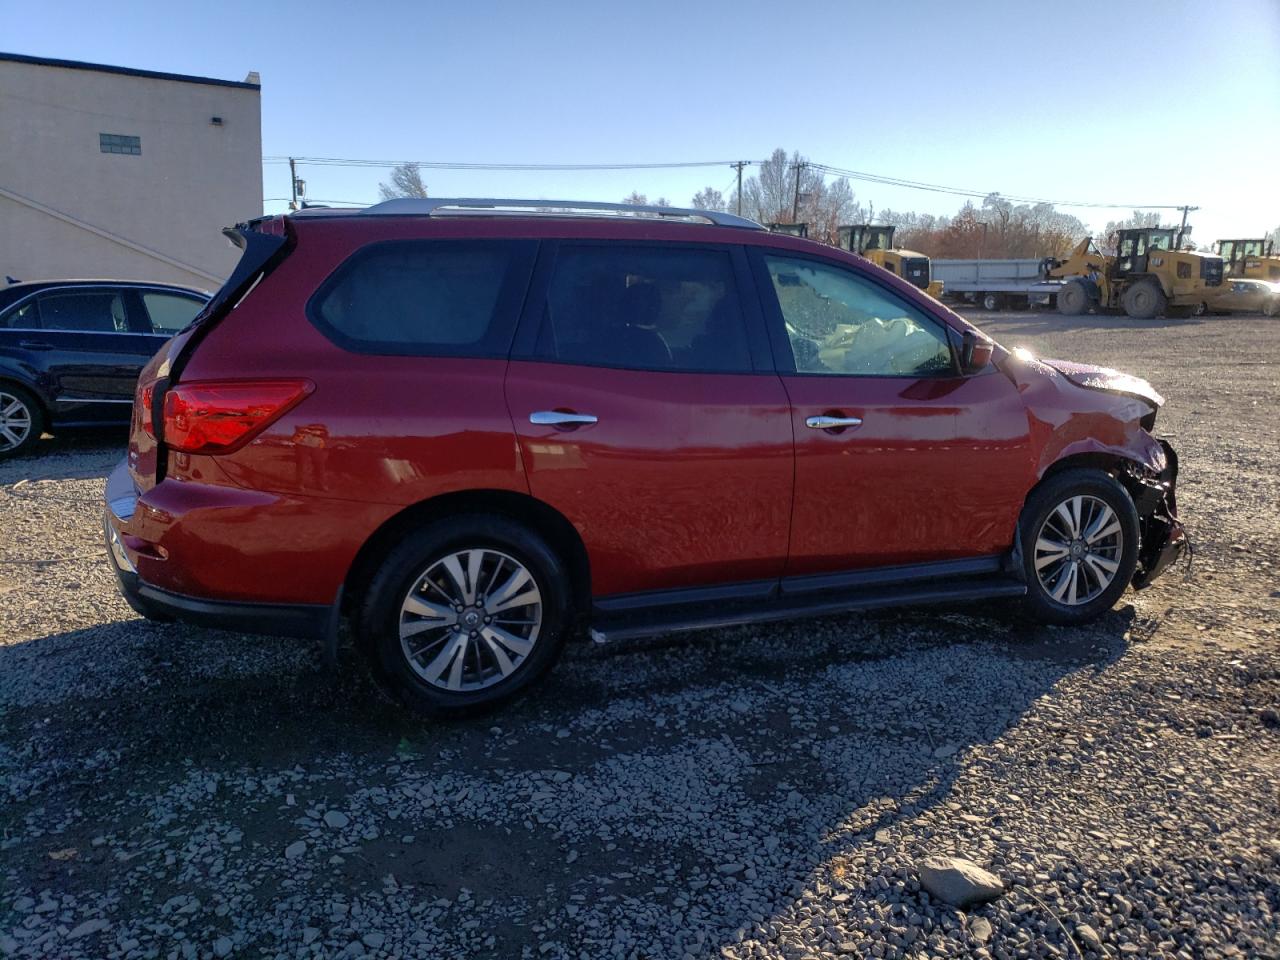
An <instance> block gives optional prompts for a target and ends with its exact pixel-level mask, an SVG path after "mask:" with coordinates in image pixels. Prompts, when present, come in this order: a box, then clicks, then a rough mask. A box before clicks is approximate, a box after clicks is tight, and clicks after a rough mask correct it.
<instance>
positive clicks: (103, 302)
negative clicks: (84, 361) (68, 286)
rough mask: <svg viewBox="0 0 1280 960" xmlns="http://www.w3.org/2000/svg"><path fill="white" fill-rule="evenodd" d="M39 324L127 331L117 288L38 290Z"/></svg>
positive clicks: (88, 330)
mask: <svg viewBox="0 0 1280 960" xmlns="http://www.w3.org/2000/svg"><path fill="white" fill-rule="evenodd" d="M39 300H40V326H41V327H43V328H44V329H45V330H79V331H83V332H85V333H128V331H129V324H128V322H127V321H126V320H125V313H124V298H122V297H121V296H120V292H119V291H118V290H68V291H66V292H65V293H42V294H40V297H39Z"/></svg>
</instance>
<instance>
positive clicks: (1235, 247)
mask: <svg viewBox="0 0 1280 960" xmlns="http://www.w3.org/2000/svg"><path fill="white" fill-rule="evenodd" d="M1213 249H1214V251H1215V252H1216V253H1217V254H1218V256H1220V257H1222V269H1223V273H1224V274H1225V275H1226V276H1228V277H1230V278H1231V279H1232V280H1270V281H1272V282H1275V281H1277V280H1280V256H1277V255H1276V253H1275V241H1274V240H1219V241H1218V242H1217V243H1215V244H1214V245H1213Z"/></svg>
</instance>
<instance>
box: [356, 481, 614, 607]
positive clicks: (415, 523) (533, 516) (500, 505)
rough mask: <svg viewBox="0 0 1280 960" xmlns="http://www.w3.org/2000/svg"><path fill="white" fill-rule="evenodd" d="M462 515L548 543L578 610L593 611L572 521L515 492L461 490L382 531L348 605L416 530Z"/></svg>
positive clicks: (412, 509)
mask: <svg viewBox="0 0 1280 960" xmlns="http://www.w3.org/2000/svg"><path fill="white" fill-rule="evenodd" d="M460 513H491V514H497V515H499V516H502V517H505V518H507V519H510V520H514V521H515V522H517V523H521V524H524V525H525V526H527V527H529V528H530V529H532V530H533V531H534V532H535V533H537V534H538V535H539V536H541V537H543V538H544V539H545V540H546V541H547V543H548V545H549V546H550V547H551V548H552V549H553V550H555V551H556V553H557V554H558V555H559V556H560V557H561V559H562V560H563V561H564V564H565V566H566V567H567V568H568V570H569V575H570V579H571V581H572V582H571V584H570V591H571V596H572V599H573V604H574V607H575V608H576V610H577V611H578V612H579V613H582V612H585V611H587V610H589V609H590V605H591V565H590V561H589V559H588V557H587V549H586V545H585V544H584V543H583V542H582V537H581V536H580V535H579V533H578V531H577V529H576V528H575V527H574V526H573V524H572V523H570V522H569V519H568V518H567V517H566V516H565V515H564V514H562V513H561V512H560V511H559V510H556V509H555V508H554V507H552V506H551V505H549V504H547V503H544V502H543V501H541V500H538V499H536V498H534V497H531V496H529V495H528V494H523V493H516V492H514V491H510V490H461V491H455V492H452V493H446V494H441V495H440V496H437V497H432V498H430V499H428V500H422V501H420V502H418V503H415V504H412V505H410V506H408V507H405V508H404V509H403V510H401V511H400V512H399V513H396V514H394V515H393V516H391V517H390V518H388V519H387V520H386V521H384V522H383V524H382V525H381V526H380V527H378V529H377V530H375V531H374V532H373V533H372V534H371V535H370V536H369V537H368V538H367V539H366V540H365V542H364V544H363V545H362V546H361V547H360V549H359V550H358V551H357V552H356V556H355V559H354V560H352V562H351V566H350V568H349V569H348V571H347V575H346V578H345V579H344V580H343V587H342V596H343V605H344V607H347V608H348V609H354V607H355V604H356V603H358V602H359V598H360V597H362V596H363V595H364V593H365V590H366V589H367V588H368V586H369V583H370V581H371V580H372V579H373V576H374V573H375V572H376V571H377V568H378V563H379V560H380V559H381V558H382V557H383V556H385V554H386V552H387V551H388V550H390V549H391V548H392V546H393V545H394V544H395V543H396V542H397V541H398V540H400V539H401V538H403V537H404V535H405V534H406V533H407V532H408V531H410V530H412V529H413V528H415V527H421V526H424V525H425V524H428V523H430V522H432V521H433V520H438V519H441V518H444V517H451V516H457V515H458V514H460Z"/></svg>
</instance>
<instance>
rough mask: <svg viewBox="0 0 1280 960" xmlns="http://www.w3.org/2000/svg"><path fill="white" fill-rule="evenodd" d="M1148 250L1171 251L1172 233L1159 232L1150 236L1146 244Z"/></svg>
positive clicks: (1167, 231) (1166, 231)
mask: <svg viewBox="0 0 1280 960" xmlns="http://www.w3.org/2000/svg"><path fill="white" fill-rule="evenodd" d="M1147 248H1148V249H1149V250H1172V249H1173V231H1172V230H1159V231H1154V232H1152V234H1151V239H1150V240H1149V241H1148V242H1147Z"/></svg>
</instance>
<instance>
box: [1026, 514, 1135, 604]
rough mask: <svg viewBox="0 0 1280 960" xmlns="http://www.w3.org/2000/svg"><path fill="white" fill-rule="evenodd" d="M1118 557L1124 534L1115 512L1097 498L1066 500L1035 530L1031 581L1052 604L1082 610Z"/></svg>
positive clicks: (1107, 582)
mask: <svg viewBox="0 0 1280 960" xmlns="http://www.w3.org/2000/svg"><path fill="white" fill-rule="evenodd" d="M1123 555H1124V531H1123V530H1122V529H1121V527H1120V518H1119V517H1118V516H1117V515H1116V512H1115V511H1114V510H1112V509H1111V508H1110V507H1109V506H1107V504H1106V503H1104V502H1103V501H1102V500H1099V499H1098V498H1097V497H1091V496H1075V497H1069V498H1068V499H1066V500H1064V501H1063V502H1062V503H1060V504H1058V505H1057V506H1056V507H1055V508H1054V509H1053V510H1052V511H1050V513H1049V515H1048V516H1047V517H1046V518H1045V521H1044V523H1043V524H1041V526H1040V531H1039V533H1038V534H1037V536H1036V545H1035V569H1036V577H1037V578H1038V579H1039V581H1040V586H1041V587H1042V588H1043V589H1044V591H1045V593H1047V594H1048V595H1049V596H1050V597H1052V598H1053V599H1054V600H1056V601H1057V602H1058V603H1061V604H1064V605H1065V606H1068V607H1076V606H1082V605H1084V604H1086V603H1089V602H1090V601H1091V600H1093V599H1095V598H1096V597H1099V596H1101V595H1102V594H1103V593H1104V592H1105V591H1106V590H1107V588H1108V587H1110V586H1111V584H1112V583H1113V582H1114V581H1115V578H1116V572H1117V571H1118V570H1119V569H1120V558H1121V557H1122V556H1123Z"/></svg>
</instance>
